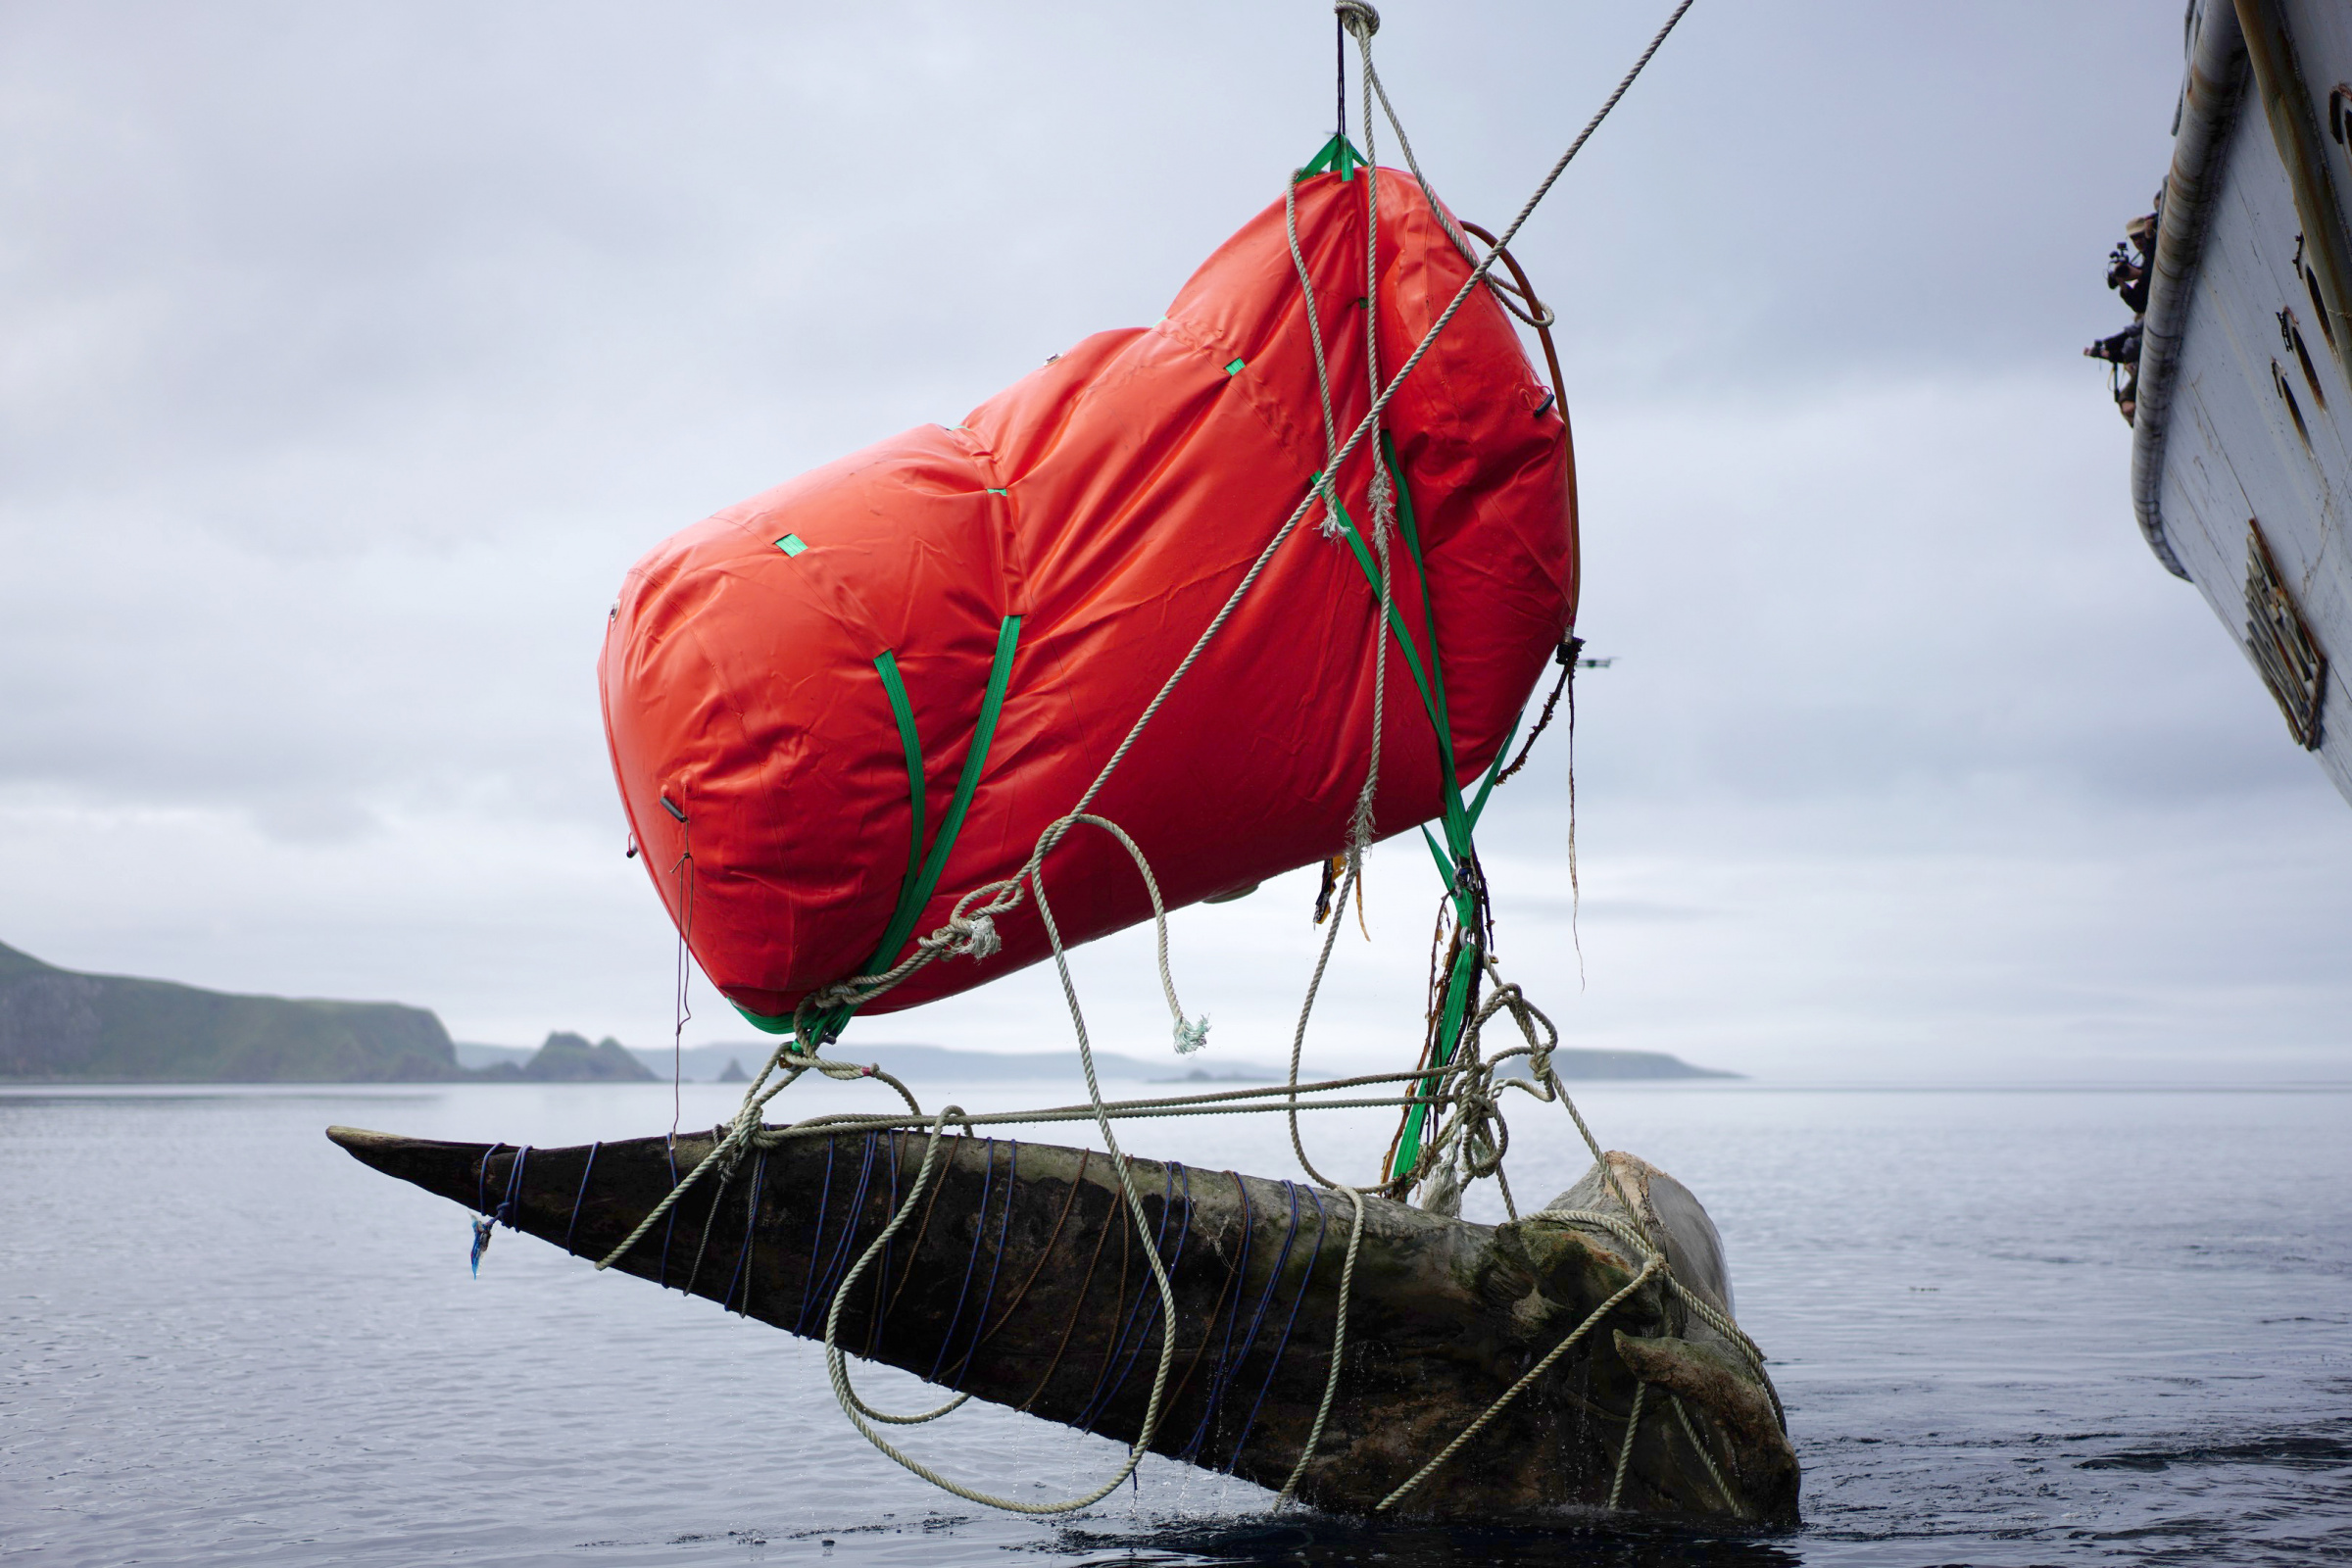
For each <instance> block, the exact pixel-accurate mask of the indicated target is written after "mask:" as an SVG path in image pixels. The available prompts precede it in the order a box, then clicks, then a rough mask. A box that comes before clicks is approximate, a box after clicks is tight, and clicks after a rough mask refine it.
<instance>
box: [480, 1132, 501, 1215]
mask: <svg viewBox="0 0 2352 1568" xmlns="http://www.w3.org/2000/svg"><path fill="white" fill-rule="evenodd" d="M506 1147H507V1146H506V1145H504V1144H492V1145H491V1146H490V1147H489V1148H488V1149H485V1150H483V1151H482V1162H481V1163H480V1164H479V1165H476V1166H474V1167H473V1211H474V1212H475V1213H477V1214H487V1213H489V1212H490V1156H491V1155H492V1154H495V1153H497V1152H499V1151H500V1150H502V1149H504V1148H506Z"/></svg>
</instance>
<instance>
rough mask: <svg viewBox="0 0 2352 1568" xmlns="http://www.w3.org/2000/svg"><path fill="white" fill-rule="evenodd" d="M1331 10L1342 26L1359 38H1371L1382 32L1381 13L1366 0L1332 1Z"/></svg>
mask: <svg viewBox="0 0 2352 1568" xmlns="http://www.w3.org/2000/svg"><path fill="white" fill-rule="evenodd" d="M1331 10H1332V14H1333V15H1334V16H1336V17H1338V18H1339V19H1340V25H1341V26H1343V27H1346V28H1347V29H1348V31H1349V32H1351V33H1353V34H1354V35H1355V36H1356V37H1358V38H1369V37H1371V36H1372V35H1373V34H1374V33H1376V32H1378V31H1379V30H1380V13H1379V12H1377V11H1375V10H1373V9H1372V8H1371V7H1370V6H1368V5H1366V4H1365V3H1364V0H1332V7H1331Z"/></svg>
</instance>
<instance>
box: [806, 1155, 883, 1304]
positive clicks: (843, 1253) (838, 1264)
mask: <svg viewBox="0 0 2352 1568" xmlns="http://www.w3.org/2000/svg"><path fill="white" fill-rule="evenodd" d="M873 1174H874V1135H873V1134H872V1133H867V1134H866V1135H865V1157H864V1159H862V1160H861V1161H859V1162H858V1189H857V1191H856V1192H854V1193H852V1194H851V1195H850V1208H849V1213H848V1215H847V1216H846V1217H845V1218H844V1219H843V1221H842V1226H841V1240H840V1241H839V1242H837V1243H835V1244H834V1247H833V1261H832V1262H830V1263H828V1264H826V1265H825V1272H824V1275H823V1277H822V1278H820V1279H819V1280H818V1281H817V1287H816V1300H817V1308H818V1310H819V1311H822V1310H823V1308H824V1303H825V1302H827V1301H830V1300H831V1299H833V1288H834V1285H835V1283H836V1282H837V1281H838V1280H839V1279H840V1278H841V1275H842V1271H843V1270H844V1269H845V1268H847V1267H848V1266H849V1261H850V1247H851V1244H852V1243H853V1242H855V1241H856V1240H857V1239H858V1215H860V1214H862V1213H864V1212H865V1195H866V1192H867V1190H868V1188H869V1187H870V1186H871V1185H872V1181H873Z"/></svg>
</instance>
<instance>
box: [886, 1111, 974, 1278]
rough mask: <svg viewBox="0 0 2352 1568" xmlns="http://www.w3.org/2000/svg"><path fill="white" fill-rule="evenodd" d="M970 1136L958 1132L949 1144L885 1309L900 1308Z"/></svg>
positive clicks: (925, 1200)
mask: <svg viewBox="0 0 2352 1568" xmlns="http://www.w3.org/2000/svg"><path fill="white" fill-rule="evenodd" d="M969 1137H971V1134H970V1133H968V1132H965V1133H957V1134H956V1142H955V1143H954V1144H953V1145H951V1146H949V1149H948V1157H947V1162H946V1164H945V1165H943V1166H942V1168H941V1170H940V1173H939V1180H937V1181H935V1182H933V1183H932V1184H931V1192H930V1196H928V1197H926V1198H925V1199H924V1200H923V1222H922V1223H921V1224H920V1225H917V1226H916V1227H915V1228H914V1242H913V1244H912V1245H911V1246H909V1247H908V1248H907V1272H906V1273H904V1274H901V1275H900V1276H899V1288H898V1289H897V1290H895V1291H893V1292H891V1293H890V1305H889V1307H887V1308H886V1309H885V1310H888V1311H894V1312H895V1311H897V1310H898V1305H899V1298H900V1297H902V1296H905V1295H906V1294H907V1282H908V1281H910V1280H912V1279H913V1278H914V1265H915V1264H916V1262H917V1261H919V1260H920V1259H921V1257H922V1252H923V1238H924V1237H926V1236H928V1235H930V1234H931V1210H932V1208H933V1207H935V1206H936V1205H937V1204H938V1202H939V1190H940V1189H941V1188H943V1187H945V1186H947V1185H948V1172H949V1171H950V1170H953V1169H954V1168H955V1165H956V1152H957V1151H958V1150H959V1149H960V1148H961V1147H962V1145H963V1142H964V1140H965V1139H967V1138H969Z"/></svg>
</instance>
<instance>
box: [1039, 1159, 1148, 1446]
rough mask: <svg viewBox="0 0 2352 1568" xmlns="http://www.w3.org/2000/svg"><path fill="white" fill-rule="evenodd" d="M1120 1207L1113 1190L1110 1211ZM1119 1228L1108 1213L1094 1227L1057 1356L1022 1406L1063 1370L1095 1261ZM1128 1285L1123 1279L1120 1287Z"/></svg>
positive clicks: (1091, 1283) (1092, 1282) (1091, 1282)
mask: <svg viewBox="0 0 2352 1568" xmlns="http://www.w3.org/2000/svg"><path fill="white" fill-rule="evenodd" d="M1118 1211H1119V1199H1118V1195H1117V1194H1115V1193H1114V1194H1112V1195H1111V1199H1110V1213H1111V1214H1114V1215H1115V1214H1116V1213H1118ZM1117 1228H1118V1227H1116V1226H1114V1225H1112V1224H1110V1223H1108V1217H1107V1216H1106V1217H1105V1222H1104V1223H1103V1224H1101V1225H1098V1226H1096V1227H1095V1250H1093V1251H1092V1252H1089V1253H1088V1254H1087V1257H1086V1278H1084V1279H1082V1280H1080V1281H1079V1282H1078V1294H1077V1295H1076V1296H1075V1297H1073V1298H1072V1299H1071V1300H1070V1315H1069V1317H1068V1318H1066V1319H1065V1320H1063V1322H1062V1325H1061V1339H1060V1341H1059V1342H1058V1343H1056V1344H1055V1345H1054V1359H1053V1360H1051V1361H1048V1362H1047V1363H1046V1371H1045V1375H1044V1376H1043V1377H1040V1378H1039V1379H1038V1380H1037V1387H1036V1388H1034V1389H1031V1390H1030V1391H1029V1397H1027V1398H1026V1399H1023V1400H1022V1401H1021V1402H1020V1405H1019V1406H1018V1407H1019V1408H1020V1409H1023V1410H1026V1409H1028V1408H1029V1407H1030V1406H1031V1405H1033V1404H1035V1403H1036V1402H1037V1398H1038V1396H1039V1395H1041V1394H1043V1393H1045V1392H1046V1385H1047V1384H1049V1383H1051V1382H1053V1381H1054V1373H1056V1372H1058V1371H1060V1370H1061V1357H1062V1352H1064V1351H1065V1350H1067V1349H1069V1348H1070V1331H1071V1330H1072V1329H1074V1328H1076V1327H1077V1326H1078V1314H1079V1313H1081V1312H1083V1311H1085V1310H1086V1293H1087V1292H1089V1291H1091V1290H1093V1289H1094V1287H1095V1265H1096V1264H1098V1263H1100V1262H1102V1261H1103V1243H1104V1242H1106V1241H1108V1240H1110V1233H1111V1232H1112V1231H1113V1230H1115V1229H1117ZM1125 1288H1126V1287H1125V1282H1124V1280H1123V1279H1122V1281H1121V1285H1120V1289H1122V1290H1124V1289H1125Z"/></svg>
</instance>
